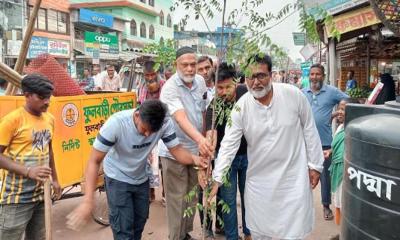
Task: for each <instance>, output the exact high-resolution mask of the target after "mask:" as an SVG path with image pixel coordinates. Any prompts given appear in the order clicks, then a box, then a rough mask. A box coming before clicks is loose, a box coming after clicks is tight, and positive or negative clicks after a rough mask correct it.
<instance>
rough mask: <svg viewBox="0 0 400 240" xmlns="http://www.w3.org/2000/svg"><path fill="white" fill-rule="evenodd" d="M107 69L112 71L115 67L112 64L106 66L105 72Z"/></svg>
mask: <svg viewBox="0 0 400 240" xmlns="http://www.w3.org/2000/svg"><path fill="white" fill-rule="evenodd" d="M109 68H114V70H115V66H114V65H113V64H108V65H107V66H106V70H107V69H109Z"/></svg>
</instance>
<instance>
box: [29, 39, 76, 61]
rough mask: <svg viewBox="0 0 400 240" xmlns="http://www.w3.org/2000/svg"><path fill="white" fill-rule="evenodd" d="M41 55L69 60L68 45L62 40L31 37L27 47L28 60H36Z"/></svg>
mask: <svg viewBox="0 0 400 240" xmlns="http://www.w3.org/2000/svg"><path fill="white" fill-rule="evenodd" d="M43 53H48V54H51V55H54V56H57V57H65V58H69V56H70V44H69V42H67V41H63V40H58V39H49V38H46V37H37V36H33V37H32V39H31V44H30V45H29V50H28V58H36V57H37V56H39V55H40V54H43Z"/></svg>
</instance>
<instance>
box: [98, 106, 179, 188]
mask: <svg viewBox="0 0 400 240" xmlns="http://www.w3.org/2000/svg"><path fill="white" fill-rule="evenodd" d="M134 111H135V110H132V109H131V110H125V111H121V112H118V113H115V114H113V115H112V116H111V117H110V118H109V119H108V120H107V121H106V123H105V124H104V126H103V127H102V128H101V129H100V132H99V134H98V135H97V137H96V140H95V142H94V144H93V148H95V149H97V150H99V151H101V152H107V154H106V156H105V158H104V172H105V174H106V175H107V176H108V177H110V178H113V179H116V180H118V181H121V182H125V183H129V184H133V185H138V184H141V183H144V182H146V181H147V179H148V173H147V171H146V167H147V157H148V155H149V154H150V152H151V150H152V149H153V148H154V146H155V145H156V144H157V142H158V140H160V139H162V140H163V142H164V143H165V145H166V146H167V147H168V148H172V147H175V146H177V145H178V144H179V141H178V138H177V137H176V134H175V129H174V123H173V122H172V119H171V117H169V116H167V117H166V118H165V120H164V123H163V125H162V127H161V129H160V130H159V131H158V132H155V133H153V134H151V135H150V136H148V137H146V136H144V135H141V134H140V133H139V132H138V130H137V128H136V125H135V124H134V122H133V113H134Z"/></svg>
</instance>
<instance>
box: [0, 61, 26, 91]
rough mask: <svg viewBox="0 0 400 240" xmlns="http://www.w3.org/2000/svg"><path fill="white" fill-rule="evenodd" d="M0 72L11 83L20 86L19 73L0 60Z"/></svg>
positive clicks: (20, 78)
mask: <svg viewBox="0 0 400 240" xmlns="http://www.w3.org/2000/svg"><path fill="white" fill-rule="evenodd" d="M0 74H1V75H2V76H3V77H4V78H5V79H6V80H7V81H8V82H10V83H11V84H14V85H15V86H18V87H21V80H22V77H21V75H20V74H19V73H17V72H16V71H14V70H13V69H12V68H10V67H9V66H7V65H6V64H4V63H2V62H0ZM11 84H9V85H11Z"/></svg>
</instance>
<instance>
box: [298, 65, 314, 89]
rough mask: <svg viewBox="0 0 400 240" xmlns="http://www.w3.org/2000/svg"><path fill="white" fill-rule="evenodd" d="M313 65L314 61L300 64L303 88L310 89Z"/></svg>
mask: <svg viewBox="0 0 400 240" xmlns="http://www.w3.org/2000/svg"><path fill="white" fill-rule="evenodd" d="M311 65H312V61H307V62H302V63H301V64H300V68H301V85H302V87H308V86H309V81H310V78H309V76H310V67H311Z"/></svg>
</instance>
